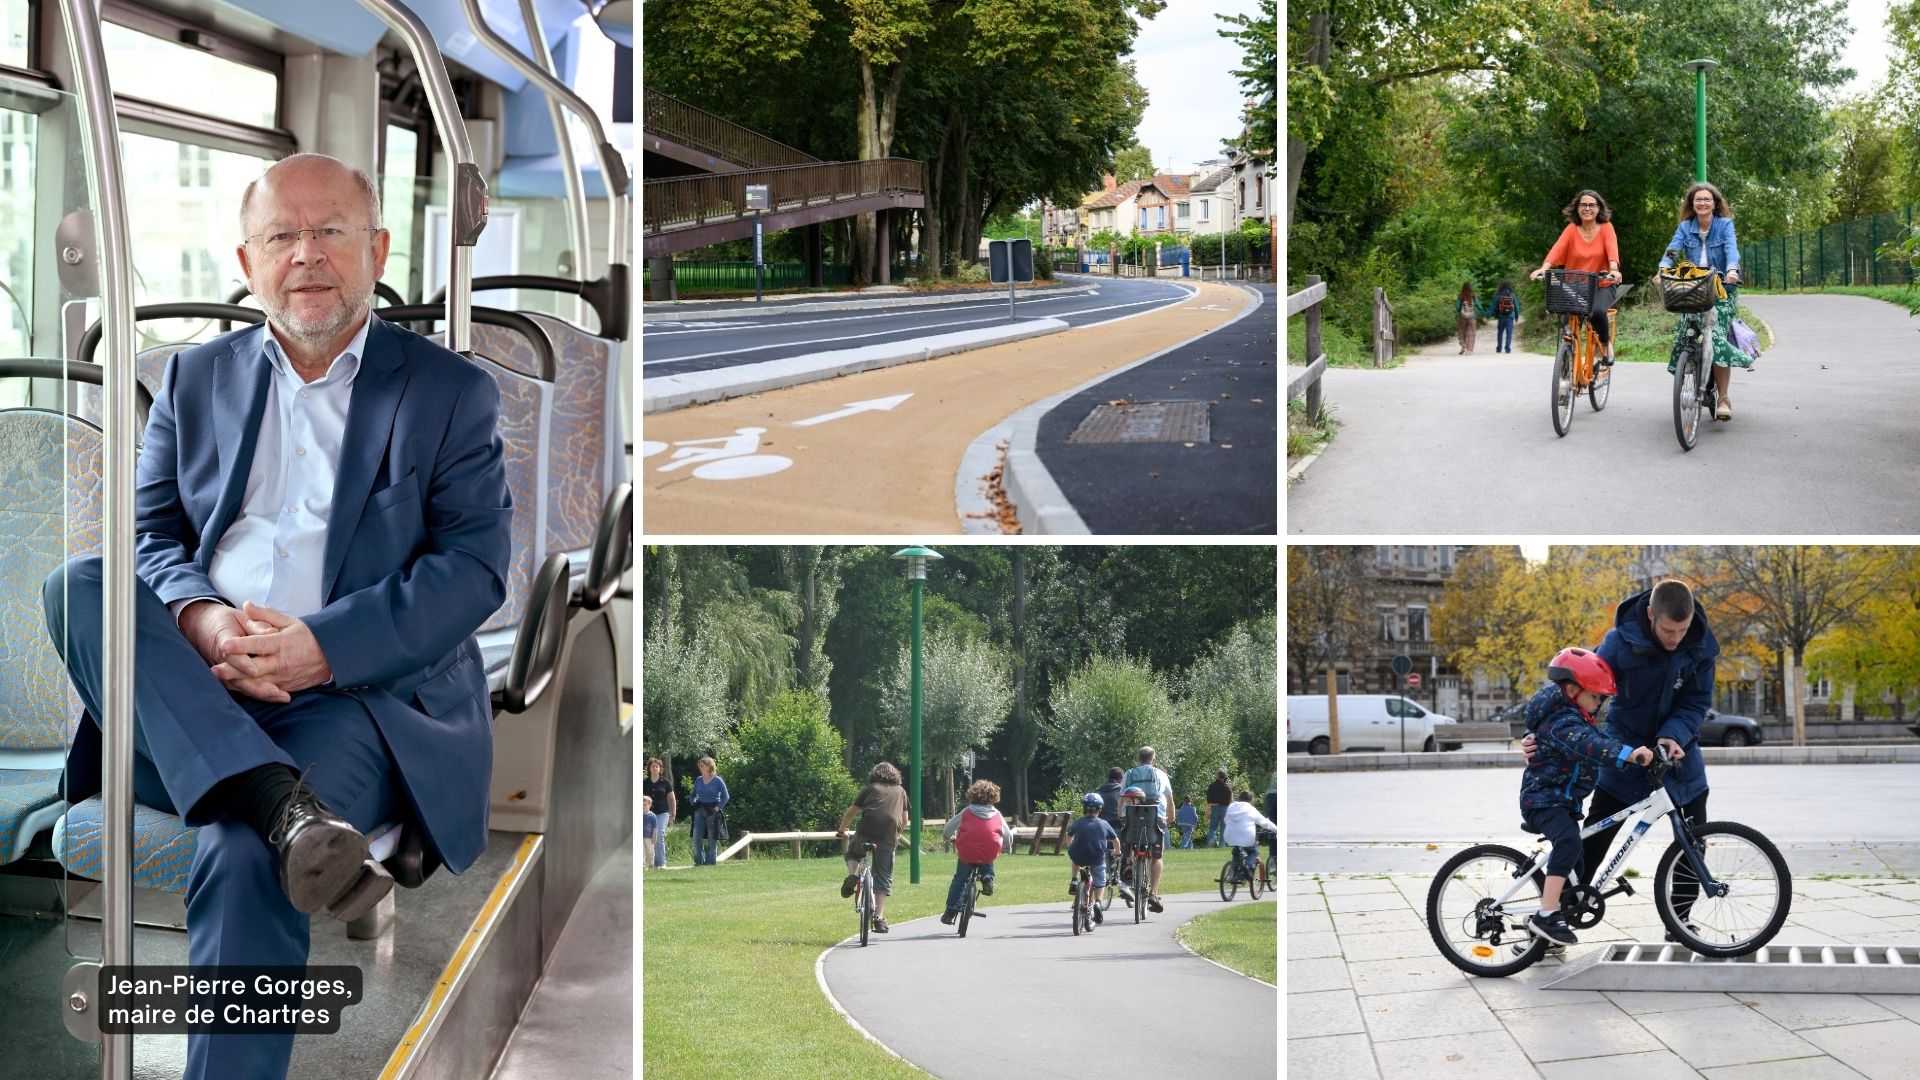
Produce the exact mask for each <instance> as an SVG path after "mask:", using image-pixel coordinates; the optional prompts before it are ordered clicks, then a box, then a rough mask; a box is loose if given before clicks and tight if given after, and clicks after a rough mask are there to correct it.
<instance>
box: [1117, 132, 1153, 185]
mask: <svg viewBox="0 0 1920 1080" xmlns="http://www.w3.org/2000/svg"><path fill="white" fill-rule="evenodd" d="M1154 176H1155V172H1154V168H1153V151H1151V150H1149V149H1147V148H1146V147H1144V146H1141V145H1140V144H1139V143H1137V142H1136V143H1129V144H1128V145H1126V146H1123V147H1121V148H1120V149H1119V150H1117V151H1115V152H1114V155H1113V180H1114V183H1116V184H1124V183H1127V182H1129V181H1132V180H1151V179H1153V178H1154Z"/></svg>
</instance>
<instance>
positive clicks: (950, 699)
mask: <svg viewBox="0 0 1920 1080" xmlns="http://www.w3.org/2000/svg"><path fill="white" fill-rule="evenodd" d="M1011 667H1012V665H1011V664H1010V663H1009V662H1008V660H1007V657H1006V655H1005V654H1004V653H1003V652H1001V651H1000V650H999V649H998V648H997V647H995V646H994V645H993V644H992V643H991V642H987V641H982V640H967V639H963V638H961V637H959V636H957V635H955V634H954V633H952V632H951V631H949V630H944V629H937V630H934V631H933V632H932V633H930V634H928V635H927V636H926V638H925V641H924V643H923V651H922V656H921V666H920V712H921V722H920V763H921V768H922V769H923V770H925V772H926V774H927V775H932V774H933V773H934V771H935V770H938V775H940V777H941V778H942V779H943V780H944V781H945V783H946V802H945V806H946V807H947V812H948V813H952V812H953V805H954V798H953V772H952V768H953V766H955V765H959V764H960V763H961V760H962V757H963V755H964V754H965V753H966V752H967V751H968V750H971V749H975V748H983V747H985V746H986V744H987V740H988V739H989V738H991V737H992V735H993V733H994V732H995V731H996V730H998V729H999V727H1000V725H1001V724H1002V723H1004V722H1006V719H1007V711H1008V709H1009V708H1010V707H1011V706H1012V704H1013V687H1012V672H1011ZM912 693H913V647H912V646H911V645H902V646H901V647H900V651H899V653H898V654H897V657H896V660H895V663H894V667H893V671H892V674H891V675H890V676H889V677H888V680H887V686H886V696H885V699H884V700H885V709H886V713H887V715H888V716H890V717H892V718H893V727H892V730H891V734H892V737H893V740H894V743H895V745H897V746H903V747H904V746H906V745H908V742H909V740H910V739H911V738H912V735H911V724H912V717H913V706H912V701H913V697H912ZM903 760H904V759H903Z"/></svg>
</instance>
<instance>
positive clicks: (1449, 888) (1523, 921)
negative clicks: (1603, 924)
mask: <svg viewBox="0 0 1920 1080" xmlns="http://www.w3.org/2000/svg"><path fill="white" fill-rule="evenodd" d="M1654 754H1655V757H1656V760H1655V761H1654V763H1653V764H1652V765H1649V766H1647V784H1648V787H1649V788H1650V791H1649V793H1648V795H1647V797H1646V798H1644V799H1641V800H1640V801H1639V802H1637V803H1634V804H1633V805H1632V806H1629V807H1627V808H1626V809H1624V810H1622V811H1620V812H1619V813H1617V814H1614V815H1612V816H1611V817H1608V818H1606V819H1604V820H1602V821H1597V822H1594V823H1593V824H1592V825H1589V826H1587V827H1586V828H1584V829H1582V830H1581V832H1580V836H1581V839H1585V838H1587V837H1589V836H1591V835H1593V834H1594V833H1596V832H1599V831H1600V830H1602V829H1605V828H1607V827H1609V826H1612V825H1617V824H1621V823H1624V822H1626V821H1627V820H1629V819H1631V818H1634V817H1636V816H1638V817H1639V818H1640V821H1639V822H1638V823H1637V824H1636V825H1634V827H1633V828H1632V829H1631V830H1627V831H1625V836H1626V839H1625V841H1624V842H1622V843H1621V844H1620V846H1619V849H1618V850H1617V851H1615V852H1614V855H1613V858H1611V859H1609V860H1608V861H1607V864H1606V868H1605V869H1604V870H1603V871H1602V872H1601V873H1600V876H1599V877H1598V878H1597V879H1595V880H1594V882H1593V883H1592V884H1587V883H1584V882H1581V881H1580V879H1579V875H1578V872H1577V871H1576V872H1575V873H1574V874H1571V875H1569V876H1568V878H1567V885H1566V887H1565V888H1564V889H1563V890H1561V894H1560V910H1561V912H1562V914H1564V915H1565V916H1566V918H1567V923H1568V925H1570V926H1572V927H1574V928H1575V929H1581V930H1584V929H1586V928H1587V927H1590V926H1593V925H1595V924H1597V923H1598V922H1599V921H1600V920H1601V918H1602V917H1603V916H1604V915H1605V914H1606V910H1607V900H1608V899H1610V898H1612V897H1614V896H1618V895H1619V894H1621V893H1625V894H1627V895H1628V896H1632V895H1634V891H1633V886H1632V885H1630V884H1628V881H1627V879H1626V878H1624V877H1622V878H1620V879H1619V881H1618V883H1617V884H1613V887H1612V888H1611V889H1609V888H1608V887H1607V886H1608V885H1609V884H1610V883H1613V881H1614V875H1615V874H1616V873H1618V872H1619V870H1620V868H1621V866H1622V865H1624V864H1625V863H1626V861H1627V856H1628V855H1629V854H1630V853H1631V852H1632V851H1633V849H1634V847H1635V845H1637V844H1639V842H1640V840H1641V838H1642V837H1644V836H1645V835H1646V834H1647V830H1648V829H1650V828H1652V827H1653V823H1654V822H1655V821H1658V820H1659V819H1660V818H1662V817H1665V818H1666V819H1667V820H1668V821H1669V822H1671V823H1672V825H1673V844H1672V845H1671V846H1669V847H1668V848H1667V850H1666V851H1665V852H1664V853H1663V854H1662V855H1661V856H1660V865H1659V869H1658V870H1657V871H1656V872H1655V874H1654V879H1653V893H1654V895H1653V905H1654V910H1656V911H1657V912H1659V914H1660V921H1661V922H1662V923H1664V924H1666V927H1667V931H1668V932H1669V933H1670V934H1672V935H1673V939H1674V940H1675V941H1678V942H1680V943H1681V944H1682V945H1685V946H1686V947H1687V948H1689V949H1692V950H1693V951H1694V952H1696V953H1699V954H1700V955H1702V956H1714V957H1727V956H1745V955H1747V954H1748V953H1751V952H1754V951H1756V950H1758V949H1759V948H1760V947H1761V946H1763V945H1765V944H1766V943H1767V942H1769V941H1771V940H1773V936H1774V935H1775V934H1777V933H1779V932H1780V927H1781V926H1782V925H1783V924H1785V923H1786V921H1787V908H1788V905H1789V904H1790V903H1791V901H1792V898H1793V879H1792V877H1791V875H1789V874H1788V872H1787V861H1786V859H1784V858H1782V857H1781V855H1780V850H1779V849H1778V848H1776V847H1774V846H1773V842H1772V841H1770V840H1768V839H1767V838H1766V837H1764V836H1762V835H1760V833H1758V832H1757V831H1755V830H1753V829H1751V828H1748V827H1747V826H1745V825H1740V824H1736V823H1734V822H1731V821H1710V822H1706V823H1705V824H1701V825H1694V824H1691V823H1689V822H1688V821H1687V819H1686V815H1685V814H1682V813H1681V812H1680V811H1679V809H1678V808H1677V806H1676V804H1675V803H1674V799H1673V794H1672V792H1671V791H1670V790H1669V789H1668V787H1667V785H1666V782H1665V781H1666V775H1667V772H1668V771H1669V770H1670V769H1672V767H1673V763H1672V762H1671V761H1669V760H1668V759H1667V755H1666V749H1665V748H1664V747H1656V748H1655V749H1654ZM1523 827H1524V826H1523ZM1528 831H1532V830H1528ZM1549 850H1550V849H1549V848H1547V847H1541V848H1540V849H1539V850H1537V851H1535V852H1534V853H1533V855H1532V856H1527V855H1522V854H1521V853H1520V852H1518V851H1515V850H1514V849H1512V848H1510V847H1504V846H1502V845H1499V844H1480V845H1478V846H1475V847H1471V848H1468V849H1467V850H1465V851H1463V852H1461V853H1460V854H1458V855H1455V856H1454V857H1453V858H1451V859H1449V860H1447V863H1446V865H1445V866H1442V867H1441V868H1440V873H1439V875H1438V876H1437V877H1435V878H1434V879H1433V886H1432V887H1431V888H1430V889H1428V890H1427V929H1428V931H1429V932H1430V933H1432V935H1433V942H1434V944H1435V945H1438V946H1439V947H1440V954H1441V955H1442V956H1445V957H1446V958H1447V960H1448V961H1449V962H1450V963H1452V964H1453V966H1455V967H1457V968H1459V969H1460V970H1462V971H1464V972H1466V973H1467V974H1469V975H1481V976H1486V977H1489V978H1497V977H1501V976H1506V975H1512V974H1513V973H1515V972H1517V971H1521V970H1524V969H1525V968H1527V967H1529V966H1531V965H1532V964H1534V963H1535V962H1537V961H1538V960H1539V959H1540V958H1541V957H1542V956H1545V955H1546V952H1547V946H1548V944H1549V943H1548V941H1547V940H1546V939H1545V938H1539V937H1535V936H1533V935H1532V934H1530V933H1529V932H1528V931H1527V918H1528V917H1529V916H1531V915H1532V914H1533V913H1534V912H1536V911H1539V910H1540V895H1541V890H1542V889H1543V888H1544V887H1545V885H1546V878H1547V875H1546V867H1547V855H1548V853H1549Z"/></svg>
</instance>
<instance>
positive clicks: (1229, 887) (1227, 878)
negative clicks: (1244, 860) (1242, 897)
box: [1220, 859, 1240, 903]
mask: <svg viewBox="0 0 1920 1080" xmlns="http://www.w3.org/2000/svg"><path fill="white" fill-rule="evenodd" d="M1239 891H1240V882H1239V881H1238V880H1237V879H1236V878H1235V877H1234V876H1233V860H1232V859H1228V860H1227V862H1226V865H1225V866H1222V867H1221V868H1220V899H1222V900H1225V901H1228V902H1229V903H1231V902H1232V900H1233V894H1234V893H1236V892H1239Z"/></svg>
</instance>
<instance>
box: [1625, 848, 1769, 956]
mask: <svg viewBox="0 0 1920 1080" xmlns="http://www.w3.org/2000/svg"><path fill="white" fill-rule="evenodd" d="M1692 831H1693V839H1694V843H1695V845H1696V850H1698V851H1699V852H1700V856H1701V862H1703V863H1705V864H1706V867H1707V873H1708V874H1711V875H1712V876H1713V879H1714V880H1715V881H1717V882H1719V883H1720V884H1722V885H1724V886H1726V888H1727V891H1726V895H1724V896H1707V895H1704V894H1703V892H1702V890H1701V888H1700V879H1699V876H1698V875H1697V874H1695V873H1694V869H1693V863H1692V862H1691V860H1689V859H1687V858H1686V857H1685V852H1684V851H1683V850H1682V849H1681V847H1680V841H1678V840H1675V841H1674V842H1673V843H1672V844H1671V845H1669V846H1668V847H1667V850H1666V851H1665V852H1664V853H1663V854H1661V856H1660V868H1659V870H1658V872H1656V874H1655V875H1654V879H1653V890H1654V893H1653V906H1654V909H1655V910H1657V911H1658V912H1659V913H1660V921H1661V922H1663V923H1665V924H1666V926H1667V929H1668V931H1670V932H1671V933H1672V934H1673V936H1674V937H1675V938H1677V939H1679V941H1680V942H1681V943H1682V944H1684V945H1685V946H1686V947H1687V948H1689V949H1692V950H1693V951H1694V952H1697V953H1699V954H1700V955H1702V956H1722V957H1724V956H1745V955H1747V954H1748V953H1750V952H1753V951H1754V950H1756V949H1758V948H1760V947H1761V946H1762V945H1765V944H1766V943H1767V942H1769V941H1772V940H1773V936H1774V935H1775V934H1778V933H1779V932H1780V927H1781V926H1782V925H1783V924H1784V923H1785V922H1786V921H1787V908H1788V907H1789V905H1791V903H1792V902H1793V877H1792V875H1791V874H1790V873H1788V871H1787V860H1786V859H1784V858H1782V857H1781V855H1780V849H1779V848H1776V847H1774V846H1773V841H1771V840H1768V839H1767V838H1766V837H1764V836H1762V835H1760V834H1759V833H1758V832H1756V831H1755V830H1753V829H1751V828H1748V827H1747V826H1745V825H1740V824H1736V823H1734V822H1731V821H1710V822H1708V823H1706V824H1705V825H1701V826H1698V827H1696V828H1694V829H1693V830H1692Z"/></svg>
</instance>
